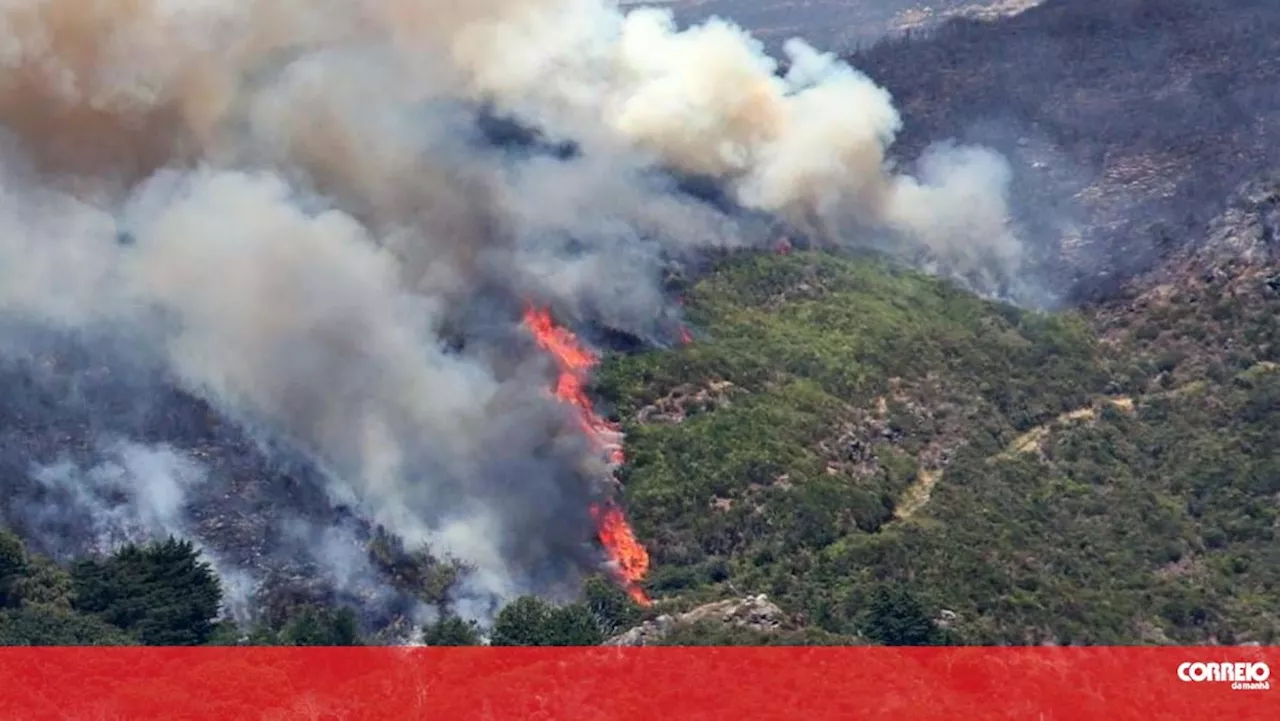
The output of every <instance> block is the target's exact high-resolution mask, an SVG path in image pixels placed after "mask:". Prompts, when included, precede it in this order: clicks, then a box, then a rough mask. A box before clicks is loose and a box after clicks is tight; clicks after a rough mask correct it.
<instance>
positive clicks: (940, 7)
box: [623, 0, 1039, 49]
mask: <svg viewBox="0 0 1280 721" xmlns="http://www.w3.org/2000/svg"><path fill="white" fill-rule="evenodd" d="M1037 2H1039V0H935V1H934V2H921V1H920V0H809V1H808V2H803V3H789V2H779V1H778V0H665V1H662V2H651V3H650V2H640V1H637V2H632V3H623V4H624V5H625V4H634V5H640V4H644V5H659V6H664V7H670V8H671V9H672V10H673V11H674V12H675V14H676V17H677V18H678V19H679V20H681V21H682V22H690V23H693V22H699V21H702V20H704V19H706V18H708V17H711V16H718V17H724V18H732V19H733V21H734V22H737V23H739V24H741V25H743V26H744V27H746V28H747V29H749V30H750V31H751V32H752V33H753V34H755V35H756V36H757V37H759V38H760V39H761V40H763V41H764V42H766V43H768V44H769V45H771V46H780V45H781V43H783V42H785V41H787V40H788V39H790V38H792V37H796V36H800V37H805V38H809V39H811V40H813V41H815V42H818V43H821V44H822V45H824V46H826V47H830V48H834V49H846V48H851V47H855V46H859V45H868V44H871V43H873V42H874V41H876V40H879V39H880V38H883V37H885V36H891V35H895V34H898V33H902V32H905V31H908V30H912V31H918V30H921V29H928V28H933V27H935V26H937V25H938V24H940V23H943V22H945V21H947V20H949V19H951V18H955V17H979V18H992V17H1000V16H1004V15H1009V14H1015V13H1017V12H1020V11H1022V10H1024V9H1026V8H1028V7H1031V6H1033V5H1035V4H1036V3H1037Z"/></svg>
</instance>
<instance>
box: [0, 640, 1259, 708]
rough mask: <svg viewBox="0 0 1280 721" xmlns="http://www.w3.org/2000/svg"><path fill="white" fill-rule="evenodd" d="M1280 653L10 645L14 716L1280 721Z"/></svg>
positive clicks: (4, 662) (6, 678)
mask: <svg viewBox="0 0 1280 721" xmlns="http://www.w3.org/2000/svg"><path fill="white" fill-rule="evenodd" d="M1277 667H1280V648H1240V647H1229V648H1224V647H1189V648H1001V649H995V648H956V649H952V648H941V649H939V648H931V649H888V648H624V649H619V648H591V649H485V648H471V649H422V648H418V649H385V648H381V649H372V648H356V649H298V648H204V649H154V648H150V649H148V648H128V649H125V648H121V649H114V648H113V649H72V648H42V649H14V648H8V649H0V683H2V684H3V686H2V687H0V688H2V690H0V718H3V719H44V718H48V719H79V718H85V719H117V718H118V719H145V718H164V719H218V720H219V721H227V720H229V719H245V718H248V719H253V718H270V719H292V718H300V719H302V718H305V719H379V720H381V719H407V718H440V719H447V720H449V721H464V720H468V719H489V720H499V719H513V720H514V719H520V720H521V721H526V720H528V719H565V720H566V721H614V720H617V721H633V720H634V721H639V720H640V719H644V720H645V721H652V720H653V719H680V720H681V721H688V720H698V719H734V720H735V721H754V720H755V719H803V720H804V721H825V720H826V719H840V720H841V721H846V720H848V719H964V720H965V721H973V720H974V719H984V720H992V721H995V720H1001V719H1010V720H1013V719H1017V721H1063V720H1067V719H1071V720H1074V719H1107V720H1108V721H1126V720H1128V719H1133V721H1156V720H1159V719H1180V720H1181V719H1210V718H1212V719H1219V718H1223V719H1230V721H1252V720H1253V719H1257V720H1258V721H1262V720H1263V719H1266V720H1267V721H1274V720H1275V719H1280V688H1274V686H1276V681H1275V680H1274V679H1271V677H1270V669H1271V668H1277Z"/></svg>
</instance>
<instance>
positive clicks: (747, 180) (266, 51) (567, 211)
mask: <svg viewBox="0 0 1280 721" xmlns="http://www.w3.org/2000/svg"><path fill="white" fill-rule="evenodd" d="M786 53H787V55H788V58H789V63H790V66H789V69H788V71H787V73H786V75H785V76H783V77H779V76H777V74H776V69H777V64H776V63H775V61H774V60H772V59H771V58H769V57H767V56H766V55H765V54H764V52H763V50H762V48H761V46H760V44H759V43H757V42H755V41H754V40H752V39H751V38H750V37H749V36H748V35H747V34H746V33H744V32H743V31H742V30H741V29H739V28H737V27H736V26H734V25H732V24H731V23H727V22H723V21H719V20H712V21H709V22H707V23H705V24H703V25H701V26H698V27H694V28H690V29H687V30H679V29H678V28H676V27H675V26H674V24H673V22H672V20H671V16H670V14H669V13H666V12H664V11H659V10H652V9H637V10H633V11H631V12H628V13H624V12H622V11H620V10H619V9H618V8H617V7H616V6H615V5H614V4H613V3H610V2H606V1H605V0H526V1H523V2H521V1H518V0H473V2H468V3H456V2H447V1H446V0H323V2H315V1H314V0H307V1H304V0H222V1H221V2H201V3H191V2H185V3H180V2H176V0H96V2H92V3H85V2H83V0H13V1H12V2H8V3H6V4H5V5H4V6H3V7H2V8H0V123H3V124H4V125H5V126H6V127H7V128H8V130H9V132H10V134H11V136H12V142H10V143H8V144H7V145H5V146H3V147H2V148H0V313H3V314H5V315H6V316H8V317H17V318H22V319H26V320H36V321H38V322H40V323H45V324H49V325H53V326H57V327H66V328H85V327H93V328H99V329H101V328H120V329H122V331H123V330H127V331H128V332H129V333H130V334H131V335H132V336H136V337H138V338H142V339H145V342H146V343H148V344H149V345H147V346H146V347H145V348H140V352H145V353H147V354H150V355H154V356H156V357H159V358H163V359H164V360H165V361H166V363H167V366H168V367H169V368H170V369H171V371H172V373H173V375H174V376H175V377H176V378H178V379H179V380H180V381H181V383H182V384H183V386H184V387H185V388H186V389H187V390H189V391H191V392H193V393H196V394H198V395H200V396H202V397H203V398H206V399H208V400H209V401H210V402H211V403H212V404H214V405H215V406H216V407H217V408H219V409H220V410H222V411H224V412H225V413H227V414H228V415H231V416H232V417H235V418H238V419H241V420H244V421H245V422H247V423H250V424H252V425H253V426H254V427H255V428H267V429H269V430H270V432H271V433H273V434H275V435H278V436H281V437H284V438H286V439H288V440H290V441H292V442H295V443H297V444H298V445H300V446H301V447H302V448H303V449H305V450H306V451H307V452H309V453H311V454H312V455H313V456H314V457H315V458H316V459H318V460H319V461H320V462H321V463H322V464H323V465H324V466H325V467H326V468H329V469H331V470H332V478H333V480H332V487H331V488H330V492H331V494H332V495H333V496H334V497H335V498H343V499H352V500H353V501H354V502H355V504H356V505H357V506H358V508H359V511H360V512H361V513H362V514H364V515H365V516H366V517H367V518H368V519H370V520H372V521H374V522H377V523H380V524H383V525H385V526H386V527H388V528H389V529H391V530H392V531H394V532H395V533H396V534H398V535H400V536H401V537H403V538H404V539H405V540H406V541H407V542H408V543H409V544H411V545H417V544H423V543H425V544H428V545H430V546H431V547H432V548H433V549H435V550H438V551H441V552H444V553H448V554H450V555H453V556H455V557H457V558H459V559H460V560H462V561H464V562H466V563H468V564H470V565H471V566H472V567H474V568H475V574H474V575H473V576H472V577H471V578H469V579H468V581H467V583H468V584H469V585H468V587H467V589H468V594H469V597H471V596H474V597H475V598H476V599H483V598H484V597H486V595H487V596H489V597H498V598H503V597H510V596H511V595H514V594H516V593H520V592H524V591H528V590H544V591H545V590H546V589H548V588H554V587H557V586H558V584H561V583H562V581H563V579H560V578H559V575H563V574H557V573H556V572H548V571H546V570H545V569H546V568H547V567H548V559H554V561H555V563H552V565H555V564H556V563H559V564H561V565H565V566H574V565H580V564H581V560H580V559H578V558H571V557H573V556H574V555H575V554H580V553H581V551H580V550H575V549H578V547H579V546H582V545H583V544H584V543H585V542H586V536H587V535H588V533H587V531H586V529H587V527H588V525H589V521H588V519H587V514H586V513H585V509H584V505H585V500H586V498H587V497H588V496H590V495H591V494H592V493H594V492H595V490H596V489H592V488H590V487H588V486H587V485H585V484H584V482H583V481H582V480H581V479H580V478H577V477H576V476H575V475H574V468H573V464H566V462H565V458H567V457H572V456H575V454H576V455H577V456H581V455H582V449H581V448H572V447H569V446H566V445H564V444H563V443H560V444H555V443H552V444H550V445H548V437H554V435H555V431H554V429H555V428H557V427H558V425H557V421H558V416H556V412H555V408H554V406H553V405H552V404H551V403H549V402H547V401H546V400H545V399H544V398H543V394H542V393H541V388H540V387H539V384H540V383H542V380H541V378H540V376H539V374H538V371H539V368H538V367H536V364H535V365H531V361H530V360H529V358H528V355H527V354H526V355H524V356H519V357H518V358H517V359H516V361H515V362H512V361H511V360H510V359H509V358H508V359H504V360H503V362H495V361H494V360H493V356H492V355H486V354H485V353H483V352H480V351H476V352H464V353H457V352H453V351H449V350H446V349H445V344H444V342H443V338H442V334H443V332H444V331H443V329H444V328H445V327H447V326H448V325H449V324H450V323H452V322H456V320H457V317H458V315H459V309H460V308H462V307H469V306H470V304H473V303H475V302H476V301H477V299H478V298H479V297H480V296H482V295H483V294H484V293H485V292H486V289H488V288H493V287H495V286H499V287H501V288H503V289H504V291H505V292H506V293H508V294H510V295H511V296H513V297H528V298H533V299H537V300H539V301H542V302H549V303H554V304H557V305H558V306H559V307H564V308H569V309H572V310H574V311H575V312H578V313H580V314H583V315H590V316H591V317H592V318H594V319H596V320H599V321H603V322H606V323H609V324H611V325H615V326H618V327H622V328H627V329H631V330H636V331H637V332H640V333H644V332H647V331H648V330H649V328H651V327H652V324H653V323H654V321H655V319H656V318H657V317H658V316H659V314H661V313H662V312H663V311H664V309H665V306H666V303H667V301H666V299H665V298H664V297H663V294H662V292H661V286H660V284H659V278H660V271H661V263H662V262H663V259H664V258H665V257H670V256H672V255H679V254H681V253H684V252H687V251H689V250H691V249H698V248H707V247H731V246H734V245H741V244H750V243H755V242H762V241H764V240H766V239H765V238H763V237H756V236H755V235H753V234H752V233H751V232H750V229H749V228H748V227H747V226H746V225H745V224H744V223H743V222H742V221H741V220H740V219H739V218H736V217H731V216H728V215H725V214H723V213H722V212H720V211H717V210H715V209H713V208H711V207H709V206H707V205H705V204H703V203H700V202H697V201H695V200H693V199H692V198H689V197H686V196H683V195H678V194H674V193H672V192H671V190H670V186H669V183H667V182H664V181H663V180H662V179H661V174H660V173H657V172H656V171H659V170H674V171H678V172H682V173H687V174H691V175H696V176H706V177H711V178H714V179H716V180H718V181H719V182H721V183H722V184H723V185H724V187H726V188H729V189H730V190H731V192H732V193H733V195H734V196H735V198H736V200H737V201H738V202H739V203H741V204H742V205H744V206H746V207H748V208H752V209H757V210H762V211H768V212H771V213H777V214H779V215H781V216H783V217H785V218H788V219H790V220H791V221H792V222H795V223H802V224H805V225H806V226H807V227H809V228H811V229H813V230H815V231H817V232H821V233H823V234H825V236H826V240H828V241H830V242H846V241H848V242H853V240H854V239H849V238H845V237H842V236H841V235H840V228H842V227H847V221H849V220H853V221H856V222H857V224H859V225H860V226H866V227H871V228H876V229H878V230H880V231H883V232H888V233H892V234H895V235H896V236H898V237H900V238H902V239H903V240H905V241H906V242H909V243H913V244H916V245H921V246H923V247H926V248H928V249H930V250H932V251H933V252H935V253H937V254H939V255H941V256H943V257H945V258H948V259H951V260H953V261H954V262H956V263H958V264H960V265H965V264H975V263H986V262H991V259H992V258H995V262H997V263H999V264H1002V265H1005V266H1009V267H1013V266H1016V264H1017V262H1018V256H1019V245H1018V243H1017V241H1016V239H1015V238H1014V236H1013V235H1012V234H1011V233H1010V232H1009V230H1008V228H1007V227H1006V215H1007V209H1006V199H1005V188H1006V186H1007V185H1008V183H1009V180H1010V178H1009V171H1008V168H1007V166H1006V165H1005V164H1004V162H1003V160H1002V159H1001V158H999V157H998V156H996V155H994V154H992V153H990V152H989V151H985V150H981V149H973V148H949V147H948V148H940V149H938V150H937V151H936V152H933V153H931V154H930V155H928V156H927V157H926V158H924V159H922V160H921V162H920V177H919V178H912V177H909V176H906V175H902V174H896V173H895V172H894V171H893V169H892V168H890V167H889V166H888V164H887V162H886V155H887V151H888V148H889V147H890V145H891V144H892V142H893V139H894V137H895V135H896V133H897V132H898V130H899V127H900V125H901V120H900V118H899V116H898V114H897V112H896V110H895V109H894V108H893V105H892V102H891V99H890V97H889V95H888V93H886V92H885V91H884V90H883V89H881V88H879V87H877V86H876V85H875V84H874V83H873V82H871V81H870V80H869V79H868V78H867V77H865V76H864V75H862V74H860V73H858V72H857V71H856V70H854V69H852V68H850V67H848V66H847V65H845V64H843V63H842V62H840V61H838V60H837V59H836V58H834V57H832V56H829V55H824V54H822V53H819V52H817V51H816V50H814V49H813V48H811V47H809V46H808V45H806V44H805V43H803V42H802V41H798V40H797V41H793V42H792V43H789V44H788V45H787V46H786ZM479 103H487V104H489V105H491V106H493V107H494V108H496V110H498V111H500V112H503V113H507V114H510V115H513V116H515V117H518V118H520V119H521V120H523V121H524V122H525V123H527V124H529V125H530V126H532V127H535V128H537V129H539V130H541V131H542V132H544V133H545V134H546V135H547V136H548V137H550V138H552V139H569V140H573V141H575V142H577V143H578V147H579V153H578V155H577V156H575V157H573V158H569V159H552V158H545V157H544V158H529V157H526V156H519V155H514V154H510V153H505V152H502V151H500V150H495V149H493V148H491V147H490V148H482V147H476V146H475V144H473V143H471V142H470V141H469V140H468V139H466V138H465V137H463V133H462V131H461V129H462V128H464V127H466V126H467V122H468V121H469V120H470V119H471V115H470V114H469V113H470V112H471V111H470V110H468V109H469V108H473V107H474V106H475V105H476V104H479ZM460 118H461V119H460ZM508 323H509V324H512V325H513V324H514V321H511V320H508ZM548 448H550V449H551V450H550V451H548V450H547V449H548ZM128 462H133V463H135V464H136V463H139V462H141V461H139V460H138V458H136V457H133V460H132V461H120V463H123V464H125V465H121V466H120V467H121V468H124V469H131V470H129V472H125V471H121V472H120V473H119V474H117V475H115V476H112V475H111V474H110V473H107V475H102V473H104V472H97V473H98V475H94V472H82V473H72V471H71V469H63V470H62V471H60V473H61V474H62V475H59V473H53V474H52V475H48V474H46V475H45V476H43V477H44V478H46V481H45V482H47V483H55V484H57V483H61V484H63V485H66V484H72V485H75V484H83V485H84V488H85V489H87V490H86V491H85V492H86V493H89V494H90V495H92V494H93V493H95V492H96V491H93V489H95V488H100V487H102V485H103V484H104V483H106V484H108V485H112V484H114V485H113V486H112V487H117V486H122V485H123V486H129V484H133V483H136V484H140V485H137V487H134V488H132V492H133V493H134V495H135V498H136V499H140V500H136V501H135V503H134V504H133V505H132V506H130V508H131V509H132V510H130V511H129V513H132V514H135V516H136V517H132V518H129V519H122V518H119V517H117V516H113V515H112V513H115V512H114V511H110V510H109V509H105V508H104V509H101V512H102V514H103V515H102V516H101V517H100V518H101V520H102V521H103V522H104V524H106V526H111V527H113V528H114V527H115V525H116V524H117V522H120V523H124V521H126V520H127V521H130V522H136V523H137V524H140V526H141V527H148V528H151V529H153V530H156V529H159V530H165V529H167V528H169V525H167V524H172V525H173V527H174V528H180V524H179V523H178V521H177V518H176V516H175V515H174V514H175V513H176V510H175V508H176V507H175V506H173V499H174V498H175V497H178V496H179V495H180V493H179V491H181V489H182V488H183V487H184V486H183V485H182V484H183V483H186V482H187V481H185V480H181V479H185V478H187V476H185V475H182V474H183V473H185V471H183V470H182V468H184V467H183V466H180V465H179V466H170V467H165V468H166V469H167V471H166V472H167V473H168V475H167V476H164V474H160V473H159V472H158V471H156V470H155V468H154V467H150V468H151V471H150V473H151V475H148V473H147V467H143V468H132V467H130V466H128V465H127V463H128ZM118 465H119V464H118ZM161 476H164V477H166V478H170V479H171V480H170V481H166V483H169V484H170V485H164V484H160V485H155V486H151V485H148V484H149V483H152V482H156V483H159V482H158V481H151V480H147V479H152V478H160V477H161ZM59 478H62V479H64V480H63V481H58V480H57V479H59ZM104 479H106V480H104ZM174 484H177V485H174ZM124 490H126V491H127V490H129V488H125V489H124ZM80 500H83V501H85V502H87V500H88V499H87V498H85V499H80ZM125 525H127V524H125ZM334 559H335V560H334V563H335V564H339V561H341V558H340V557H339V555H335V557H334ZM348 560H349V559H348ZM342 563H346V561H342ZM339 565H341V564H339ZM533 568H537V569H543V570H540V571H537V572H534V571H531V570H529V569H533ZM548 573H549V574H550V576H552V577H553V578H534V576H537V575H539V574H543V575H546V574H548ZM476 603H477V604H479V605H483V604H484V602H483V601H480V600H477V601H476ZM477 613H479V612H477Z"/></svg>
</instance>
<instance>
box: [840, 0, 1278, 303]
mask: <svg viewBox="0 0 1280 721" xmlns="http://www.w3.org/2000/svg"><path fill="white" fill-rule="evenodd" d="M1277 38H1280V5H1277V4H1276V3H1273V2H1268V1H1267V0H1160V2H1153V1H1151V0H1047V1H1046V2H1044V3H1042V4H1040V5H1038V6H1036V7H1033V8H1031V9H1028V10H1026V11H1025V12H1022V13H1020V14H1017V15H1014V16H1010V17H1006V18H1002V19H1000V20H998V21H995V22H985V21H980V20H974V19H963V20H956V21H953V22H950V23H948V24H945V25H943V26H941V27H939V28H936V29H935V30H934V31H932V32H929V33H927V34H923V35H919V36H915V37H911V38H893V39H887V40H885V41H883V42H880V43H878V44H876V45H875V46H873V47H869V48H865V49H863V50H860V51H858V52H855V53H853V54H852V55H851V56H850V62H851V63H852V64H853V65H854V67H857V68H859V69H860V70H862V71H864V72H866V73H867V74H868V75H870V76H871V77H872V78H874V79H875V80H876V82H877V83H880V84H882V85H883V86H884V87H885V88H886V89H888V90H889V91H890V92H891V93H892V94H893V96H894V99H895V101H896V103H897V104H898V107H899V108H900V110H901V111H902V115H903V119H904V130H903V134H902V136H901V137H900V140H899V144H898V146H897V150H898V152H899V153H900V155H901V157H902V158H903V159H904V161H909V160H910V159H912V158H915V157H917V155H918V154H919V152H920V151H921V150H922V149H923V148H924V147H925V146H926V145H928V144H930V143H933V142H936V141H938V140H940V139H943V138H960V139H963V140H966V141H971V142H979V143H982V144H986V145H988V146H990V147H994V148H997V149H998V150H1000V152H1001V153H1003V154H1004V155H1005V156H1006V157H1008V158H1009V159H1010V161H1011V162H1012V163H1013V166H1014V168H1015V173H1016V177H1017V178H1018V179H1019V180H1018V183H1017V187H1016V188H1015V192H1014V205H1015V208H1016V211H1017V214H1018V216H1019V219H1020V221H1021V222H1022V223H1023V224H1024V226H1025V227H1026V229H1027V231H1026V232H1027V234H1028V236H1029V237H1031V238H1034V239H1035V245H1036V247H1037V248H1038V249H1039V252H1040V254H1041V261H1040V263H1039V264H1038V266H1039V268H1038V273H1037V277H1038V280H1039V282H1041V283H1044V284H1045V285H1047V286H1049V287H1052V288H1054V289H1056V290H1058V291H1060V292H1062V293H1063V295H1064V298H1065V299H1066V300H1067V302H1068V304H1071V303H1074V302H1076V301H1078V300H1090V301H1097V300H1101V299H1104V298H1107V297H1109V296H1110V295H1111V294H1112V293H1114V292H1115V290H1116V289H1117V288H1118V286H1120V285H1122V284H1123V283H1124V281H1125V280H1126V279H1127V278H1129V277H1130V276H1131V275H1133V274H1135V273H1142V272H1145V271H1147V270H1149V269H1151V268H1152V267H1153V266H1154V265H1155V264H1156V263H1158V262H1159V261H1160V259H1161V258H1162V257H1163V256H1165V255H1167V254H1168V253H1169V252H1171V251H1172V250H1173V249H1175V248H1176V247H1177V245H1178V244H1179V243H1184V242H1188V241H1189V240H1194V239H1198V238H1200V237H1203V230H1204V227H1205V224H1206V223H1208V222H1209V221H1210V220H1211V219H1212V218H1214V217H1215V216H1216V215H1218V214H1219V213H1220V212H1221V211H1222V210H1223V201H1224V199H1225V198H1227V197H1228V196H1229V195H1230V194H1231V193H1232V191H1233V190H1234V189H1235V188H1236V186H1238V185H1239V184H1240V183H1243V182H1245V181H1247V180H1250V179H1252V178H1254V177H1256V176H1258V175H1259V174H1261V173H1265V172H1268V171H1269V170H1271V169H1273V168H1274V167H1275V166H1276V164H1277V162H1278V161H1280V156H1277V154H1276V148H1280V123H1278V122H1277V118H1280V112H1278V111H1280V106H1278V105H1277V98H1276V94H1275V93H1274V92H1272V91H1271V89H1272V88H1274V87H1275V86H1276V84H1277V80H1278V79H1280V41H1278V40H1277Z"/></svg>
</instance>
